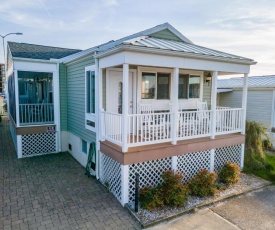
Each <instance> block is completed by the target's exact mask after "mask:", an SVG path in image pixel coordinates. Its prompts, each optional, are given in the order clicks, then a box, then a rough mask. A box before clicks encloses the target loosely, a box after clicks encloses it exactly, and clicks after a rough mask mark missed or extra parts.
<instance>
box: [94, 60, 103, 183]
mask: <svg viewBox="0 0 275 230" xmlns="http://www.w3.org/2000/svg"><path fill="white" fill-rule="evenodd" d="M100 70H101V69H99V64H98V58H95V85H96V87H95V95H97V97H96V100H95V109H96V111H95V114H96V172H95V173H96V178H97V179H99V178H100V175H99V164H100V159H99V158H100V142H99V141H100V140H101V129H102V127H101V125H100V121H101V119H100V118H101V104H100V101H101V97H102V89H101V82H102V80H101V75H100V73H99V72H100Z"/></svg>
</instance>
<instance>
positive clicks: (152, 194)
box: [139, 187, 164, 210]
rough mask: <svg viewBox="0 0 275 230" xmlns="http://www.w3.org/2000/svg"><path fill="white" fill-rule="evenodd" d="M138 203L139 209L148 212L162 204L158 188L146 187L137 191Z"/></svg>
mask: <svg viewBox="0 0 275 230" xmlns="http://www.w3.org/2000/svg"><path fill="white" fill-rule="evenodd" d="M139 201H140V207H142V208H144V209H148V210H153V209H155V208H157V207H160V206H162V205H163V204H164V203H163V199H162V194H161V190H160V189H159V187H157V188H152V187H146V188H143V189H141V190H140V191H139Z"/></svg>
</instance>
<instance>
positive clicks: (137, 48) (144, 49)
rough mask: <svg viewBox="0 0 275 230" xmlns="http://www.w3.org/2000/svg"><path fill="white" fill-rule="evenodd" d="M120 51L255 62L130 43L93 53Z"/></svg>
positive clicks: (103, 54) (102, 55) (107, 54)
mask: <svg viewBox="0 0 275 230" xmlns="http://www.w3.org/2000/svg"><path fill="white" fill-rule="evenodd" d="M121 51H137V52H144V53H154V54H164V55H170V56H178V57H188V58H196V59H203V60H214V61H223V62H228V63H237V64H247V65H255V64H256V63H257V62H254V61H250V60H235V59H233V60H230V59H229V58H224V57H213V56H208V55H201V54H190V53H183V52H180V51H170V50H162V49H155V48H148V47H140V46H132V45H125V44H123V45H120V46H117V47H114V48H113V49H109V50H107V51H103V52H101V53H98V54H95V56H94V57H95V58H102V57H106V56H109V55H111V54H114V53H118V52H121Z"/></svg>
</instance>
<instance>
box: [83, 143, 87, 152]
mask: <svg viewBox="0 0 275 230" xmlns="http://www.w3.org/2000/svg"><path fill="white" fill-rule="evenodd" d="M82 152H83V153H85V154H87V142H86V141H84V140H82Z"/></svg>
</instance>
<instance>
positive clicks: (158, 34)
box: [150, 29, 182, 42]
mask: <svg viewBox="0 0 275 230" xmlns="http://www.w3.org/2000/svg"><path fill="white" fill-rule="evenodd" d="M150 37H154V38H162V39H168V40H173V41H179V42H182V40H181V39H180V38H178V37H177V36H176V35H175V34H173V33H172V32H171V31H170V30H167V29H165V30H162V31H159V32H156V33H153V34H150Z"/></svg>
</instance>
